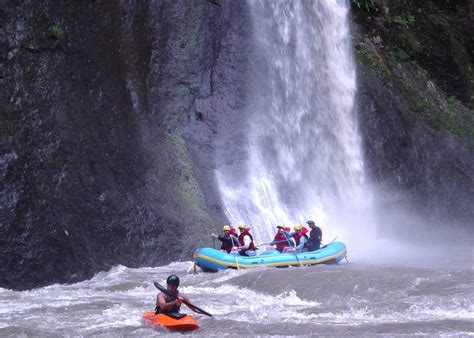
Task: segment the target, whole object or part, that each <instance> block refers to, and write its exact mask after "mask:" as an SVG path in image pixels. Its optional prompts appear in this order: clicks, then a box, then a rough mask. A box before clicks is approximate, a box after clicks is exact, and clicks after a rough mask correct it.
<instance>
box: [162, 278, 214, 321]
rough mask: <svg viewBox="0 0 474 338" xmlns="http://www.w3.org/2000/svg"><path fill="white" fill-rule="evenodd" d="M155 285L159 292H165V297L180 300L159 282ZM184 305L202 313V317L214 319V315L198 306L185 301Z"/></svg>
mask: <svg viewBox="0 0 474 338" xmlns="http://www.w3.org/2000/svg"><path fill="white" fill-rule="evenodd" d="M153 284H155V287H156V288H157V289H158V290H160V291H161V292H163V293H164V294H165V295H167V296H169V297H171V298H173V299H178V297H176V296H175V295H172V294H171V293H169V292H168V290H167V289H166V288H165V287H163V286H162V285H160V284H158V283H157V282H154V283H153ZM183 303H184V304H186V305H187V306H188V307H189V308H190V309H191V310H193V311H194V312H196V313H200V314H202V315H206V316H209V317H212V315H211V314H210V313H209V312H206V311H204V310H203V309H201V308H198V307H197V306H196V305H193V304H191V303H190V302H187V301H185V300H183Z"/></svg>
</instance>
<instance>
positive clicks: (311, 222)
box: [306, 221, 316, 229]
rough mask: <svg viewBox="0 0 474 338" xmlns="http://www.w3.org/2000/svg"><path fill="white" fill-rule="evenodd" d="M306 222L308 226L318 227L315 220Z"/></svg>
mask: <svg viewBox="0 0 474 338" xmlns="http://www.w3.org/2000/svg"><path fill="white" fill-rule="evenodd" d="M306 224H308V226H309V227H310V228H311V229H312V228H314V227H316V224H314V221H308V222H306Z"/></svg>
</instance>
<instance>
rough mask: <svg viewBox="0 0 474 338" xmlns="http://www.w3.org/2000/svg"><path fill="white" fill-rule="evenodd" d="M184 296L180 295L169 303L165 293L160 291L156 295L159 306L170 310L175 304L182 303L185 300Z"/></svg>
mask: <svg viewBox="0 0 474 338" xmlns="http://www.w3.org/2000/svg"><path fill="white" fill-rule="evenodd" d="M183 298H184V297H182V295H180V296H179V297H178V299H176V300H173V301H171V302H169V303H167V302H166V298H165V295H164V294H163V293H160V294H159V295H158V296H157V297H156V306H159V307H160V310H164V311H166V310H169V309H171V308H172V307H173V306H175V305H178V306H179V305H181V302H182V301H183Z"/></svg>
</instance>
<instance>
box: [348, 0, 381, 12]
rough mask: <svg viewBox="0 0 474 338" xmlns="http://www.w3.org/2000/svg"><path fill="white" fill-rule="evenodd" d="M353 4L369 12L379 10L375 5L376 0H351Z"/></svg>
mask: <svg viewBox="0 0 474 338" xmlns="http://www.w3.org/2000/svg"><path fill="white" fill-rule="evenodd" d="M351 2H352V4H353V5H355V6H357V7H358V8H362V9H364V10H366V11H367V12H372V11H374V12H377V11H378V8H377V6H376V5H375V0H351Z"/></svg>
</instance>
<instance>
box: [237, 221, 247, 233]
mask: <svg viewBox="0 0 474 338" xmlns="http://www.w3.org/2000/svg"><path fill="white" fill-rule="evenodd" d="M238 228H239V231H240V232H244V230H245V229H246V228H247V225H245V224H244V223H240V224H239V226H238Z"/></svg>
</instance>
